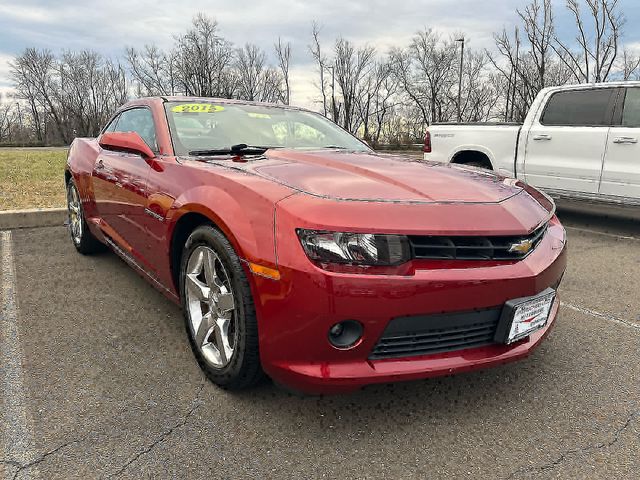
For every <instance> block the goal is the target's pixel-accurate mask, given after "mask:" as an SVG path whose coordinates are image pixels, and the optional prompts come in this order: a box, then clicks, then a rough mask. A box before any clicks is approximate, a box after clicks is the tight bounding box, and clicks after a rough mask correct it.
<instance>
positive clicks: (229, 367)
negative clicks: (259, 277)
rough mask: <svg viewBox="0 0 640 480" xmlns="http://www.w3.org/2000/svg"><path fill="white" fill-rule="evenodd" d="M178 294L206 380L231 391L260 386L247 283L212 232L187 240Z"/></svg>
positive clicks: (224, 243) (221, 238)
mask: <svg viewBox="0 0 640 480" xmlns="http://www.w3.org/2000/svg"><path fill="white" fill-rule="evenodd" d="M180 294H181V299H182V308H183V312H184V318H185V327H186V330H187V335H188V337H189V342H190V344H191V349H192V350H193V353H194V355H195V357H196V360H197V361H198V364H199V365H200V368H202V370H203V371H204V372H205V374H206V375H207V377H208V378H209V379H210V380H211V381H212V382H213V383H215V384H217V385H219V386H220V387H223V388H227V389H230V390H237V389H242V388H247V387H250V386H253V385H255V384H256V383H258V382H259V381H260V380H261V379H262V377H263V373H262V368H261V366H260V355H259V350H258V325H257V319H256V313H255V307H254V303H253V297H252V295H251V289H250V287H249V282H248V280H247V277H246V275H245V273H244V270H243V269H242V265H241V264H240V260H239V258H238V256H237V255H236V253H235V251H234V250H233V247H232V246H231V244H230V243H229V241H228V240H227V239H226V238H225V236H224V235H223V234H222V233H221V232H220V231H219V230H217V229H215V228H213V227H212V226H209V225H204V226H201V227H198V228H196V229H195V230H194V231H193V233H192V234H191V235H190V236H189V238H188V239H187V242H186V244H185V248H184V251H183V255H182V262H181V268H180Z"/></svg>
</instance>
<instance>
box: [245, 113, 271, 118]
mask: <svg viewBox="0 0 640 480" xmlns="http://www.w3.org/2000/svg"><path fill="white" fill-rule="evenodd" d="M247 115H249V116H250V117H251V118H271V115H267V114H266V113H255V112H249V113H248V114H247Z"/></svg>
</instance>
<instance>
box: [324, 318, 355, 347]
mask: <svg viewBox="0 0 640 480" xmlns="http://www.w3.org/2000/svg"><path fill="white" fill-rule="evenodd" d="M362 330H363V329H362V325H361V324H360V323H359V322H356V321H355V320H345V321H344V322H340V323H336V324H335V325H333V326H332V327H331V328H330V329H329V342H330V343H331V345H333V346H334V347H336V348H340V349H347V348H351V347H354V346H355V345H356V344H357V343H358V342H359V341H360V339H361V338H362Z"/></svg>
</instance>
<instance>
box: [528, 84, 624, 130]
mask: <svg viewBox="0 0 640 480" xmlns="http://www.w3.org/2000/svg"><path fill="white" fill-rule="evenodd" d="M614 92H615V90H614V89H612V88H600V89H594V90H572V91H567V92H558V93H554V94H553V95H552V96H551V98H550V99H549V102H548V103H547V107H546V109H545V111H544V114H543V115H542V119H541V120H540V123H541V124H542V125H549V126H568V127H599V126H608V125H609V124H610V119H609V116H610V105H611V100H612V96H613V93H614Z"/></svg>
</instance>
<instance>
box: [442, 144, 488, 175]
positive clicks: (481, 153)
mask: <svg viewBox="0 0 640 480" xmlns="http://www.w3.org/2000/svg"><path fill="white" fill-rule="evenodd" d="M451 163H454V164H458V165H465V164H469V163H478V164H481V165H483V166H484V168H487V169H489V170H493V169H494V168H493V161H492V160H491V154H490V152H488V151H485V150H484V149H483V148H478V147H469V148H463V149H460V150H458V151H456V152H455V153H454V154H453V156H452V157H451Z"/></svg>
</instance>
